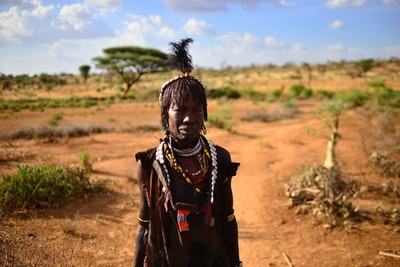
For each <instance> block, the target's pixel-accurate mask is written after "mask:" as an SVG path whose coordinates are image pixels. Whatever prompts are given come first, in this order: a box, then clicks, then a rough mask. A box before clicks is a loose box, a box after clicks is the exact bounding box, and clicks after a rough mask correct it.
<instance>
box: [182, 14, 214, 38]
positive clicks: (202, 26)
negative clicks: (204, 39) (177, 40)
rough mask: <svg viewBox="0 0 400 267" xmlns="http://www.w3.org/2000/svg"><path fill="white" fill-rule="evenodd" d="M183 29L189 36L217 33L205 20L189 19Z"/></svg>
mask: <svg viewBox="0 0 400 267" xmlns="http://www.w3.org/2000/svg"><path fill="white" fill-rule="evenodd" d="M183 28H184V30H185V31H186V32H187V33H188V34H197V35H214V34H215V31H214V29H213V28H212V26H211V25H208V24H207V23H206V22H205V21H203V20H197V19H194V18H191V19H189V20H188V21H187V22H186V23H185V25H184V26H183Z"/></svg>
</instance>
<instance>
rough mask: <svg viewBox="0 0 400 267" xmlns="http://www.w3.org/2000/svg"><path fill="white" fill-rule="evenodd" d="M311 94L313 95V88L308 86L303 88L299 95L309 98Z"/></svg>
mask: <svg viewBox="0 0 400 267" xmlns="http://www.w3.org/2000/svg"><path fill="white" fill-rule="evenodd" d="M312 95H313V90H312V89H310V88H304V89H303V90H302V91H301V93H300V96H301V97H303V98H310V97H311V96H312Z"/></svg>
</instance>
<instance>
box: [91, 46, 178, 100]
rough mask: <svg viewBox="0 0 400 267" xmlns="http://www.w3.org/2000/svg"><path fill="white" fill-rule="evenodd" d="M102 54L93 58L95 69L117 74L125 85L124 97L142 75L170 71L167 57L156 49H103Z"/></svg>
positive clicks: (129, 47) (124, 47) (121, 47)
mask: <svg viewBox="0 0 400 267" xmlns="http://www.w3.org/2000/svg"><path fill="white" fill-rule="evenodd" d="M103 52H104V54H106V55H105V56H104V57H95V58H93V60H94V61H95V62H96V67H97V68H102V69H107V70H110V71H114V72H116V73H118V75H119V76H120V77H121V78H122V79H123V80H124V82H125V85H126V87H125V90H124V95H126V94H127V93H128V92H129V90H130V89H131V87H132V85H133V84H134V83H136V82H138V81H139V80H140V78H141V77H142V76H143V75H144V74H146V73H155V72H163V71H168V70H170V69H171V67H170V64H169V63H168V55H167V54H165V53H163V52H161V51H159V50H157V49H153V48H143V47H137V46H119V47H110V48H106V49H103Z"/></svg>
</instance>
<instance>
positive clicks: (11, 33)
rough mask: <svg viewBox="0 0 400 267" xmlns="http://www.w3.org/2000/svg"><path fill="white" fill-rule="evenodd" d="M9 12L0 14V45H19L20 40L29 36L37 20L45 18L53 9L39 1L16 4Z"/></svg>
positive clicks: (51, 6)
mask: <svg viewBox="0 0 400 267" xmlns="http://www.w3.org/2000/svg"><path fill="white" fill-rule="evenodd" d="M16 4H19V5H15V6H12V7H11V8H10V9H9V10H7V11H4V12H1V13H0V40H1V41H0V43H1V42H3V43H19V42H20V41H21V38H24V37H28V36H31V35H32V34H33V32H34V25H35V24H36V23H38V20H42V19H44V18H46V17H47V16H48V15H49V13H50V12H51V11H52V10H53V9H54V6H53V5H48V6H44V5H43V4H42V2H41V0H33V1H31V2H28V1H22V2H17V3H16Z"/></svg>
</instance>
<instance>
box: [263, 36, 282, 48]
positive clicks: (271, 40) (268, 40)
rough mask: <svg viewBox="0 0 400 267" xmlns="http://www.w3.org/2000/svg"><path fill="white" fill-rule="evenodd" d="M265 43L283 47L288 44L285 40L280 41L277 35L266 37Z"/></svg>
mask: <svg viewBox="0 0 400 267" xmlns="http://www.w3.org/2000/svg"><path fill="white" fill-rule="evenodd" d="M264 43H265V44H266V45H267V47H275V48H282V47H285V46H286V44H285V43H284V42H281V41H278V40H277V39H276V38H275V37H272V36H267V37H265V39H264Z"/></svg>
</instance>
